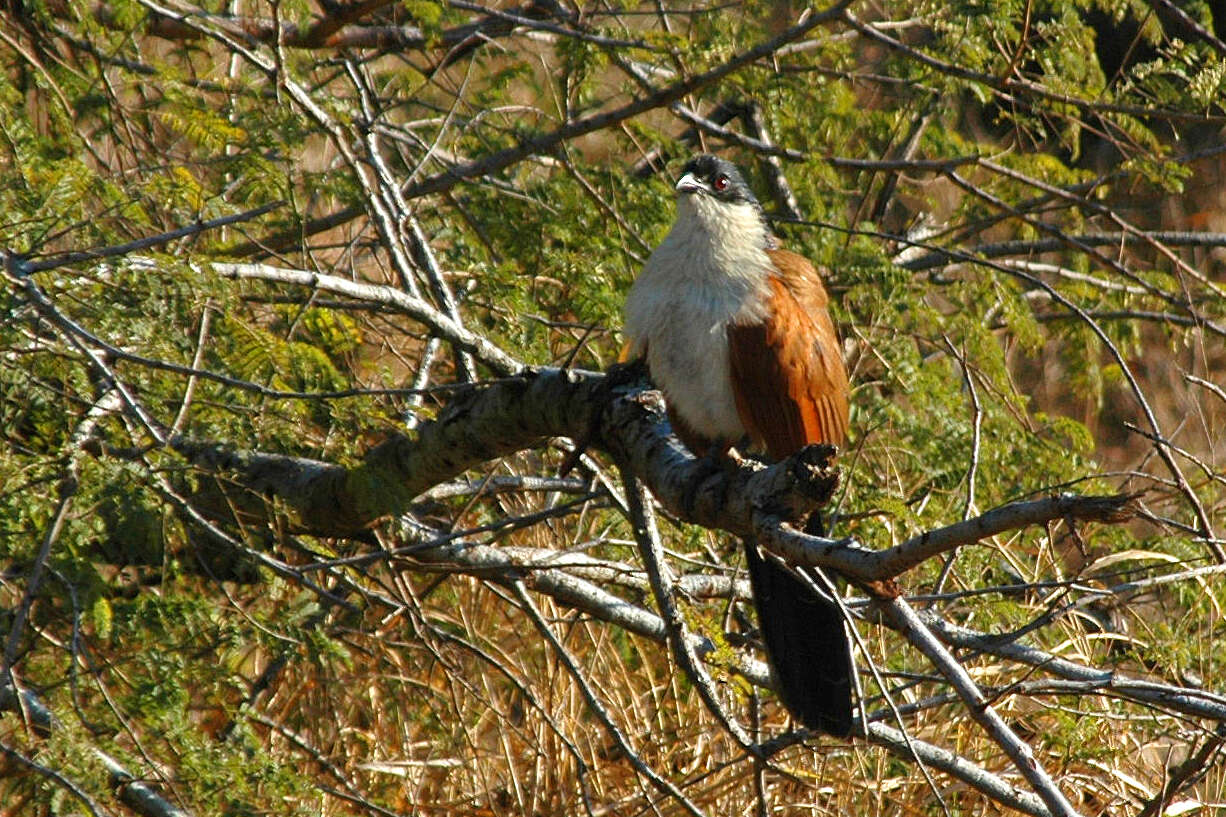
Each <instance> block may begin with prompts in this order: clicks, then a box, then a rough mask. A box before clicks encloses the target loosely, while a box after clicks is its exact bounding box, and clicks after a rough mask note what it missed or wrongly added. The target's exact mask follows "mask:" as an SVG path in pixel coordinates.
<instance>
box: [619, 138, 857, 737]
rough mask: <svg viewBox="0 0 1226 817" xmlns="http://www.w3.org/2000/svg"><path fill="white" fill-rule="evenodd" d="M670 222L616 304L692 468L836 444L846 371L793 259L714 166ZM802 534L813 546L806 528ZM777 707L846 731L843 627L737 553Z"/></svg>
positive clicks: (705, 161)
mask: <svg viewBox="0 0 1226 817" xmlns="http://www.w3.org/2000/svg"><path fill="white" fill-rule="evenodd" d="M676 195H677V205H676V218H675V220H674V222H673V226H672V229H671V230H670V231H669V233H668V234H667V235H666V236H665V237H664V239H663V240H662V241H661V242H660V244H659V245H658V246H657V247H656V248H655V249H654V250H653V251H652V253H651V255H650V256H649V257H648V259H647V261H646V262H645V263H644V265H643V267H642V269H641V270H640V272H639V274H638V276H637V277H636V278H635V280H634V283H633V285H632V286H631V288H630V292H629V294H628V295H627V297H626V303H625V314H624V318H625V322H624V329H625V336H626V341H627V343H626V349H625V353H624V356H625V357H626V359H627V360H628V361H639V360H641V361H644V362H645V363H646V365H647V371H648V375H649V376H650V379H651V380H652V382H653V383H654V384H655V385H656V387H658V388H659V389H660V391H662V392H663V394H664V400H665V405H666V408H667V412H668V417H669V421H670V423H671V425H672V427H673V431H674V432H675V433H676V435H677V437H679V438H680V439H681V441H682V442H683V443H684V444H685V445H686V447H687V448H689V449H690V451H691V452H693V453H694V454H695V455H696V456H698V457H703V458H709V459H711V460H714V461H717V462H726V461H729V460H728V457H729V456H730V453H729V452H730V449H732V448H733V447H734V446H735V447H736V450H737V451H738V452H741V451H748V452H750V453H753V452H764V453H765V456H766V457H767V458H769V459H770V460H773V461H778V460H782V459H784V458H786V457H788V456H789V455H791V454H793V453H795V452H797V451H798V450H800V449H801V448H803V447H805V446H806V445H809V444H812V443H826V444H829V445H833V446H841V445H843V444H844V442H845V440H846V438H847V430H848V423H849V411H850V409H849V391H848V378H847V370H846V368H845V366H844V363H843V357H842V350H841V346H840V343H839V338H838V335H837V333H836V331H835V327H834V323H833V321H832V320H831V317H830V312H829V306H828V305H829V296H828V295H827V293H826V289H825V287H824V286H823V284H822V279H821V276H820V275H819V274H818V272H817V270H816V269H815V268H814V266H813V265H812V264H811V263H810V262H809V261H808V260H807V259H805V258H804V257H803V256H801V255H798V254H796V253H794V252H790V251H788V250H786V249H783V248H782V247H781V246H780V243H779V240H778V239H777V238H776V237H775V235H774V234H773V232H772V231H771V229H770V225H769V224H768V222H767V219H766V214H765V212H764V211H763V209H762V206H761V205H760V204H759V203H758V200H757V198H756V197H755V196H754V194H753V191H752V190H751V189H750V187H749V185H748V184H747V183H746V181H745V177H744V176H742V175H741V172H740V171H739V170H738V169H737V167H736V165H734V164H733V163H731V162H729V161H727V160H725V159H723V158H720V157H717V156H714V155H711V154H701V155H698V156H695V157H694V158H692V159H691V160H690V161H689V162H688V163H687V164H686V165H685V167H684V168H683V169H682V172H681V177H680V179H679V180H678V181H677V184H676ZM805 530H806V531H807V532H810V533H815V534H820V533H821V532H822V529H821V520H820V518H819V515H818V514H813V515H812V516H811V517H810V519H809V522H808V523H807V524H806V528H805ZM744 550H745V557H746V560H747V564H748V570H749V578H750V588H751V590H752V594H753V601H754V606H755V608H756V610H757V615H758V626H759V629H760V631H761V633H762V640H763V642H764V644H765V647H766V654H767V658H768V659H769V662H770V665H771V668H772V671H773V674H774V678H775V682H776V683H775V688H776V691H777V694H778V696H779V698H780V700H781V702H782V703H783V705H784V707H785V708H786V709H787V710H788V711H789V712H790V713H791V714H792V716H793V717H794V718H795V719H796V720H798V721H799V722H800V723H801V724H803V725H804V726H806V727H808V728H809V729H813V730H817V731H821V732H824V733H827V734H830V735H834V736H838V737H845V736H847V735H848V734H849V733H850V731H851V722H852V704H851V660H850V648H849V644H848V641H847V634H846V631H845V630H844V626H843V616H842V613H841V611H840V609H839V607H838V605H837V603H836V602H835V601H834V600H833V598H831V597H827V596H824V595H823V594H821V593H819V592H815V589H814V585H813V584H811V583H810V582H806V581H805V580H803V579H801V578H800V576H798V575H797V574H796V573H795V572H793V571H792V570H791V569H789V568H788V567H786V566H785V565H783V564H781V563H779V562H778V561H776V560H775V559H774V558H773V557H770V556H768V555H766V554H764V553H762V552H760V551H759V548H758V546H757V545H756V544H755V543H754V542H752V541H749V540H745V542H744Z"/></svg>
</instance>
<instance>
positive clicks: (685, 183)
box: [677, 173, 711, 195]
mask: <svg viewBox="0 0 1226 817" xmlns="http://www.w3.org/2000/svg"><path fill="white" fill-rule="evenodd" d="M709 192H711V190H710V188H708V187H707V186H706V184H704V183H703V182H702V181H700V180H699V179H698V177H697V176H695V175H694V174H693V173H686V174H685V175H683V176H682V177H681V178H680V179H678V180H677V194H678V195H684V194H686V193H709Z"/></svg>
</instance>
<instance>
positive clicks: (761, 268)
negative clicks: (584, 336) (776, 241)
mask: <svg viewBox="0 0 1226 817" xmlns="http://www.w3.org/2000/svg"><path fill="white" fill-rule="evenodd" d="M711 208H717V209H711ZM765 236H766V230H765V226H764V225H763V224H762V221H761V217H760V216H759V215H758V213H757V212H756V211H755V210H753V209H752V208H749V207H737V206H729V205H724V204H720V203H718V202H712V201H711V200H710V199H707V198H704V197H700V196H683V197H682V198H681V200H680V202H679V203H678V215H677V223H676V224H674V225H673V229H672V231H671V232H670V233H669V234H668V236H667V237H666V238H665V239H664V241H663V242H661V244H660V246H659V247H657V248H656V250H655V252H653V253H652V254H651V257H650V258H649V259H648V260H647V263H646V264H645V265H644V266H643V271H642V272H641V273H639V277H638V278H637V279H636V280H635V282H634V286H633V287H632V288H631V289H630V295H629V297H628V298H627V299H626V334H627V336H628V338H629V340H630V351H631V355H632V356H635V357H637V356H638V355H641V354H642V353H643V349H644V347H646V350H647V365H648V368H649V369H650V370H651V376H652V379H653V380H654V381H655V383H656V385H658V386H659V387H660V388H661V389H662V390H663V391H664V396H665V398H666V399H667V400H668V402H669V404H670V405H671V406H672V407H673V410H674V411H676V412H677V414H678V415H680V417H681V419H683V420H684V421H685V422H686V423H687V424H688V425H689V426H690V427H691V428H692V429H693V430H694V431H695V432H697V433H698V434H701V435H702V436H704V437H707V438H709V439H712V440H727V441H730V442H735V441H736V440H739V439H740V438H741V437H742V436H743V435H744V434H745V427H744V426H743V425H742V424H741V420H740V417H739V416H738V415H737V411H736V402H735V400H734V398H733V395H732V380H731V369H730V366H729V362H728V336H727V329H728V325H729V323H731V322H733V321H734V320H736V321H738V322H745V321H748V320H752V319H753V318H754V317H760V314H761V310H762V308H763V302H764V298H763V295H764V292H765V287H766V278H767V275H768V273H769V271H770V269H771V265H770V259H769V258H768V257H767V255H766V253H765V252H764V250H763V248H764V246H765Z"/></svg>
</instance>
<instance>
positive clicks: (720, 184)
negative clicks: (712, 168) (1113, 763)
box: [711, 176, 728, 193]
mask: <svg viewBox="0 0 1226 817" xmlns="http://www.w3.org/2000/svg"><path fill="white" fill-rule="evenodd" d="M711 186H712V187H714V188H715V192H717V193H722V192H724V191H725V190H727V189H728V177H727V176H716V177H715V181H714V182H713V183H712V184H711Z"/></svg>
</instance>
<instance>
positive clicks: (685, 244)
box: [654, 196, 773, 297]
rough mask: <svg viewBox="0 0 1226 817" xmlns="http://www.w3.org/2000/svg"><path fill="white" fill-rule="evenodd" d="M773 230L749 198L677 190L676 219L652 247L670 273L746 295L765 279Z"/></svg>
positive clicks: (710, 286) (702, 284)
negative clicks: (733, 201)
mask: <svg viewBox="0 0 1226 817" xmlns="http://www.w3.org/2000/svg"><path fill="white" fill-rule="evenodd" d="M772 246H773V236H772V235H771V233H770V230H769V229H768V228H767V226H766V221H765V220H764V219H763V218H762V213H761V211H760V210H759V209H758V208H757V207H755V206H753V205H751V204H737V205H729V204H726V203H722V202H716V201H712V200H711V199H710V198H708V197H705V196H682V197H681V199H680V201H678V203H677V220H676V222H675V223H674V224H673V228H672V230H671V231H670V232H669V234H668V236H666V237H665V239H664V241H663V242H662V243H661V244H660V246H659V247H658V248H657V249H656V252H655V255H656V256H657V258H656V259H654V260H656V261H664V262H666V263H667V265H668V266H670V267H671V268H672V270H671V272H672V274H673V275H681V276H683V277H685V278H687V279H689V280H688V281H687V283H688V284H690V285H692V286H697V287H703V288H718V289H721V290H724V289H726V290H729V293H728V294H729V295H732V294H733V292H739V293H741V294H742V296H743V297H749V296H751V295H752V294H754V293H757V292H759V291H760V290H762V289H763V287H765V285H766V277H767V275H768V274H769V271H770V269H771V268H772V267H771V262H770V257H769V256H768V255H767V254H766V251H767V249H769V248H771V247H772Z"/></svg>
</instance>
